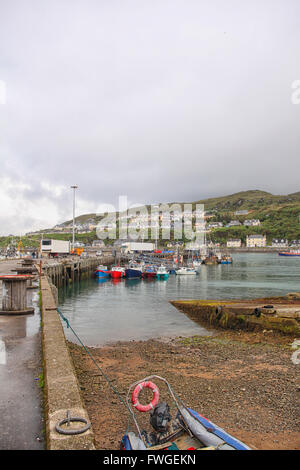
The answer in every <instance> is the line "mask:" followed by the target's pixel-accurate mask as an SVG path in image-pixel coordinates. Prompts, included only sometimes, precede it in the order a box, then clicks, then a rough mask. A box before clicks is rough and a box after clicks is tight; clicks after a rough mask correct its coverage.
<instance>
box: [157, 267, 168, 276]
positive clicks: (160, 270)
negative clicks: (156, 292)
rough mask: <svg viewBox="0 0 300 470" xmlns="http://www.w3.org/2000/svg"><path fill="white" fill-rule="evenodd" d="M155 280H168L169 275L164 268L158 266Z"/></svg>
mask: <svg viewBox="0 0 300 470" xmlns="http://www.w3.org/2000/svg"><path fill="white" fill-rule="evenodd" d="M156 277H157V279H168V277H169V273H168V271H167V269H166V267H165V266H160V267H159V268H158V269H157V272H156Z"/></svg>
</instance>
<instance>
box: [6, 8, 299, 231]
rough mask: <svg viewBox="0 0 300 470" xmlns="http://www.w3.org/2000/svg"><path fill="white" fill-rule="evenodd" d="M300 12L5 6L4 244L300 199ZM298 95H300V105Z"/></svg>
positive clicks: (279, 10)
mask: <svg viewBox="0 0 300 470" xmlns="http://www.w3.org/2000/svg"><path fill="white" fill-rule="evenodd" d="M299 23H300V2H299V0H243V1H241V0H205V1H204V0H151V1H149V0H148V1H146V0H10V1H9V2H7V1H4V0H0V164H1V171H0V235H7V234H10V233H13V234H24V233H26V232H28V231H31V230H38V229H41V228H47V227H52V226H54V225H55V224H57V223H61V222H63V221H65V220H68V219H70V218H71V217H72V190H71V188H70V186H71V185H74V184H77V185H78V190H77V191H76V215H80V214H83V213H92V212H101V211H103V210H104V209H106V208H108V209H109V208H113V207H116V209H118V200H119V196H126V197H127V199H128V202H129V204H144V203H148V204H150V203H155V202H171V201H184V202H190V201H195V200H199V199H203V198H206V197H214V196H221V195H226V194H233V193H234V192H238V191H243V190H249V189H261V190H265V191H269V192H272V193H273V194H289V193H292V192H297V191H299V190H300V181H299V170H300V158H299V157H300V132H299V127H300V99H299V100H298V99H296V100H295V99H294V100H293V93H295V92H297V91H299V90H298V88H297V87H299V89H300V82H299V80H300V62H299V56H300V46H299V45H300V24H299ZM299 96H300V93H299Z"/></svg>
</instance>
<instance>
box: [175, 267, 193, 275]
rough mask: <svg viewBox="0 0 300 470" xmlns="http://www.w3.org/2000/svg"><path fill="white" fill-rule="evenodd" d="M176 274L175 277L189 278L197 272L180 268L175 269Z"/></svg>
mask: <svg viewBox="0 0 300 470" xmlns="http://www.w3.org/2000/svg"><path fill="white" fill-rule="evenodd" d="M176 274H177V276H183V275H184V276H191V275H194V274H197V271H196V269H194V268H187V267H185V266H182V267H181V268H178V269H176Z"/></svg>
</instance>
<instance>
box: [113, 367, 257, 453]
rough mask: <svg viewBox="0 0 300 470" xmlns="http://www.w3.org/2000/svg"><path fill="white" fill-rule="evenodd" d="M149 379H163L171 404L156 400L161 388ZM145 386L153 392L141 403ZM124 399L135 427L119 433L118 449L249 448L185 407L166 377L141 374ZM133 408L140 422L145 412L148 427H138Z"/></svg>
mask: <svg viewBox="0 0 300 470" xmlns="http://www.w3.org/2000/svg"><path fill="white" fill-rule="evenodd" d="M153 379H154V380H155V381H157V380H160V381H162V382H163V387H164V389H166V391H167V392H166V393H167V394H168V395H167V396H168V397H171V399H172V401H171V406H170V405H169V403H168V402H167V401H165V399H164V401H160V393H161V392H160V390H159V388H158V387H157V385H156V384H155V383H153V382H152V380H153ZM147 388H148V389H150V390H152V392H153V398H152V402H151V403H149V404H148V405H142V404H141V403H140V402H139V394H140V392H141V390H143V389H147ZM130 395H131V399H130ZM167 399H168V398H167ZM126 401H127V408H128V410H129V411H130V414H131V417H132V419H133V422H134V425H135V430H134V431H127V432H126V433H125V435H124V436H123V438H122V440H121V449H122V450H151V451H155V450H251V449H250V447H248V446H247V445H246V444H244V443H243V442H241V441H240V440H238V439H236V438H235V437H233V436H232V435H230V434H229V433H227V432H226V431H225V430H224V429H222V428H220V427H219V426H217V425H215V424H214V423H212V422H211V421H209V420H208V419H207V418H205V417H204V416H202V414H200V413H198V412H197V411H194V410H192V409H191V408H188V407H187V406H186V405H185V404H184V403H183V401H182V400H181V399H180V398H179V397H178V395H177V394H175V392H174V391H173V389H172V387H171V385H170V384H169V383H168V382H167V380H166V379H165V378H163V377H160V376H158V375H151V376H148V377H145V378H144V379H142V380H140V381H138V382H135V383H133V384H132V385H130V387H129V389H128V393H127V397H126ZM133 409H134V410H136V411H138V412H140V413H142V414H143V415H144V417H143V420H142V421H143V423H146V418H147V416H145V413H147V412H149V415H150V416H149V420H148V421H149V425H147V426H148V428H149V429H143V430H141V427H140V424H139V423H138V419H137V415H136V413H135V412H134V411H133ZM173 412H174V415H173V417H172V415H171V413H173ZM144 425H145V426H146V424H143V426H144Z"/></svg>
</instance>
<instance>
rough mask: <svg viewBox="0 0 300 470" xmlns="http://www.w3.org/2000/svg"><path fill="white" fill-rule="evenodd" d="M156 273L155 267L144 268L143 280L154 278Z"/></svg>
mask: <svg viewBox="0 0 300 470" xmlns="http://www.w3.org/2000/svg"><path fill="white" fill-rule="evenodd" d="M156 271H157V269H156V268H155V266H150V265H149V266H145V268H144V271H143V277H144V278H153V277H156Z"/></svg>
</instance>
